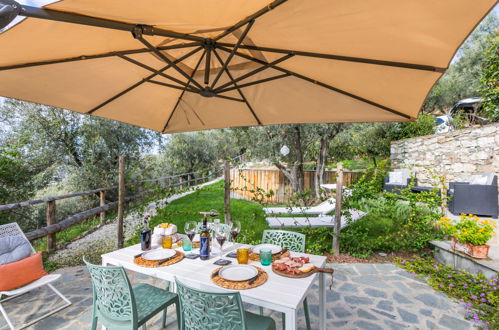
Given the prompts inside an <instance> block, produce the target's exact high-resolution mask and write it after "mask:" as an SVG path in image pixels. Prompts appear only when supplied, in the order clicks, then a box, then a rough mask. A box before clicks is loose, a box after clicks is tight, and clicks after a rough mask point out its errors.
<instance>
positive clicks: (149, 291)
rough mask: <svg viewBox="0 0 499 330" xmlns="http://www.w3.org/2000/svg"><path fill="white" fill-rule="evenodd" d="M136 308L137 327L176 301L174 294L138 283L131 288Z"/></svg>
mask: <svg viewBox="0 0 499 330" xmlns="http://www.w3.org/2000/svg"><path fill="white" fill-rule="evenodd" d="M132 289H133V294H134V296H135V303H136V306H137V316H138V324H139V326H140V325H141V324H142V323H143V321H147V320H148V319H149V318H150V317H151V316H152V315H155V314H156V313H158V312H159V311H160V310H162V309H165V308H166V307H167V306H169V305H170V304H172V303H174V302H175V301H176V298H177V295H176V294H175V293H172V292H169V291H166V290H163V289H160V288H157V287H155V286H152V285H149V284H146V283H139V284H136V285H134V286H133V287H132Z"/></svg>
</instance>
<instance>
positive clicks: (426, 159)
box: [390, 124, 499, 185]
mask: <svg viewBox="0 0 499 330" xmlns="http://www.w3.org/2000/svg"><path fill="white" fill-rule="evenodd" d="M390 151H391V160H392V164H393V165H394V166H398V167H401V166H402V165H403V164H405V165H411V166H414V165H415V166H417V165H420V166H425V167H430V168H432V169H435V170H438V171H439V172H441V173H445V175H446V177H447V181H468V180H469V177H470V176H471V175H473V174H476V173H481V172H494V173H499V124H490V125H487V126H482V127H474V128H469V129H462V130H456V131H452V132H448V133H444V134H436V135H428V136H422V137H417V138H411V139H406V140H401V141H395V142H392V144H391V148H390ZM415 171H416V177H417V178H418V183H419V184H420V185H429V184H430V181H431V180H432V179H431V178H429V177H428V175H427V174H425V173H424V172H425V169H423V168H417V167H416V168H415Z"/></svg>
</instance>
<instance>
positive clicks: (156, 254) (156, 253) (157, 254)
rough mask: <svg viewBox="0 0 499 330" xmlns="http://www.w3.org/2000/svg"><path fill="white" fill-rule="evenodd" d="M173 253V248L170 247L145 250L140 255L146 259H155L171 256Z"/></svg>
mask: <svg viewBox="0 0 499 330" xmlns="http://www.w3.org/2000/svg"><path fill="white" fill-rule="evenodd" d="M175 253H176V252H175V250H172V249H156V250H151V251H147V252H145V253H144V254H143V255H142V258H143V259H146V260H151V261H156V260H162V259H166V258H170V257H173V256H174V255H175Z"/></svg>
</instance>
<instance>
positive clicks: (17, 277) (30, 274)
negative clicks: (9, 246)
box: [0, 252, 47, 291]
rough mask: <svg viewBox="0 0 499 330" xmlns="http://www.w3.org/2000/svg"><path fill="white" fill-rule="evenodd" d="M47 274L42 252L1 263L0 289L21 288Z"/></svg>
mask: <svg viewBox="0 0 499 330" xmlns="http://www.w3.org/2000/svg"><path fill="white" fill-rule="evenodd" d="M45 275H47V272H46V271H45V269H43V262H42V253H41V252H38V253H37V254H34V255H32V256H30V257H27V258H24V259H22V260H19V261H16V262H11V263H10V264H6V265H0V291H9V290H13V289H17V288H20V287H22V286H24V285H26V284H29V283H31V282H33V281H36V280H37V279H39V278H41V277H43V276H45Z"/></svg>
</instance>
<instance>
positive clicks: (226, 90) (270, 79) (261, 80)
mask: <svg viewBox="0 0 499 330" xmlns="http://www.w3.org/2000/svg"><path fill="white" fill-rule="evenodd" d="M290 75H291V74H290V73H283V74H279V75H276V76H273V77H269V78H265V79H260V80H255V81H252V82H249V83H245V84H241V85H238V86H237V87H228V88H226V89H222V90H220V91H218V93H225V92H230V91H233V90H234V89H240V88H244V87H248V86H253V85H257V84H261V83H264V82H267V81H272V80H276V79H281V78H286V77H289V76H290Z"/></svg>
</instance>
